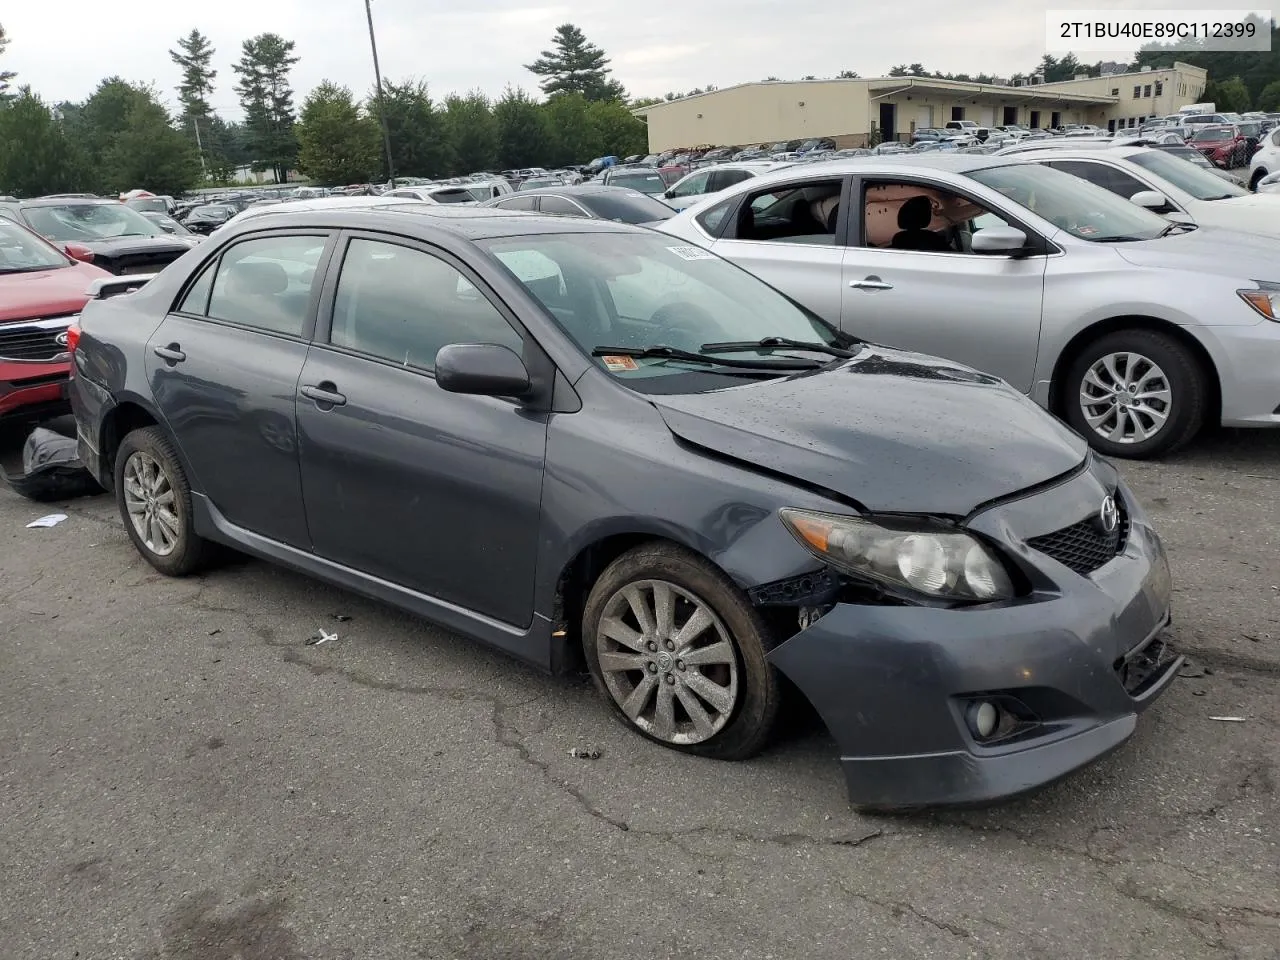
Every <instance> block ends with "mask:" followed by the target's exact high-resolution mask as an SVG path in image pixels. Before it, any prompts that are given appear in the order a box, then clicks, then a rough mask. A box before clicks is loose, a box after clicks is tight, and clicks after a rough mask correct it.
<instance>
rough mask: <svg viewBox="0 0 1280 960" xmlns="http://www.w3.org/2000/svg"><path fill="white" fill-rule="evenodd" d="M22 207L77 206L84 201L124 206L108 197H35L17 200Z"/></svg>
mask: <svg viewBox="0 0 1280 960" xmlns="http://www.w3.org/2000/svg"><path fill="white" fill-rule="evenodd" d="M18 203H20V204H21V205H22V206H24V207H65V206H66V205H67V204H69V203H74V204H76V205H77V206H79V205H81V204H85V203H114V204H116V205H117V206H124V204H123V203H121V202H120V201H119V200H112V199H111V198H110V197H36V198H35V199H33V200H19V201H18Z"/></svg>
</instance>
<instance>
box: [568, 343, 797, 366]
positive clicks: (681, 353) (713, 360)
mask: <svg viewBox="0 0 1280 960" xmlns="http://www.w3.org/2000/svg"><path fill="white" fill-rule="evenodd" d="M591 355H592V356H593V357H634V358H636V359H638V360H639V359H645V358H648V357H657V358H661V359H663V360H687V361H688V362H690V363H705V364H709V365H711V366H716V367H735V368H737V369H740V370H816V369H817V368H818V367H820V366H822V364H821V363H819V362H818V361H817V360H805V359H804V358H802V357H788V358H786V359H781V360H729V359H727V358H725V357H710V356H707V355H705V354H702V353H693V352H692V351H689V350H679V349H677V348H676V347H668V346H665V345H664V344H655V345H653V346H651V347H596V348H595V349H594V350H592V351H591Z"/></svg>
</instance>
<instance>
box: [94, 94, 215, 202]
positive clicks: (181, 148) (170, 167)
mask: <svg viewBox="0 0 1280 960" xmlns="http://www.w3.org/2000/svg"><path fill="white" fill-rule="evenodd" d="M103 161H104V166H103V170H102V175H103V179H104V181H105V183H106V185H107V187H108V188H109V189H110V190H111V191H112V192H123V191H125V190H132V189H134V188H136V187H141V188H143V189H146V190H150V191H152V192H153V193H161V194H170V195H172V196H180V195H181V194H183V193H185V192H186V191H187V190H190V189H191V188H192V187H193V186H195V184H196V183H197V182H199V180H200V157H199V154H197V153H196V150H195V146H194V145H193V144H192V143H191V140H190V139H189V138H188V137H186V136H185V135H184V134H182V133H181V132H180V131H178V130H175V129H174V128H173V126H172V125H171V124H170V122H169V116H168V114H167V113H166V112H165V109H164V107H162V106H160V104H159V103H156V102H155V100H153V99H151V98H150V97H147V98H146V99H140V100H138V101H136V102H135V103H134V104H133V105H132V106H130V108H129V112H128V114H127V115H126V116H125V123H124V126H123V128H122V129H120V130H119V131H118V132H117V134H116V136H115V137H114V139H113V140H112V143H111V147H110V148H109V149H108V150H107V152H106V155H105V156H104V158H103Z"/></svg>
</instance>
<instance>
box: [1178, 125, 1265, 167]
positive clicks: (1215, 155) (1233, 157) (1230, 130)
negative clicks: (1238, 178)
mask: <svg viewBox="0 0 1280 960" xmlns="http://www.w3.org/2000/svg"><path fill="white" fill-rule="evenodd" d="M1187 144H1188V145H1189V146H1190V147H1191V148H1192V149H1194V150H1199V151H1200V152H1201V153H1203V154H1204V155H1205V156H1206V157H1208V158H1209V162H1210V163H1212V164H1214V166H1218V167H1221V168H1222V169H1223V170H1230V169H1232V168H1234V167H1243V166H1244V165H1245V164H1246V163H1248V162H1249V154H1250V150H1249V138H1248V137H1246V136H1245V135H1244V134H1243V133H1242V132H1241V131H1240V128H1239V127H1228V126H1223V125H1221V124H1217V125H1214V126H1211V127H1201V128H1200V129H1198V130H1197V131H1196V132H1195V133H1193V134H1192V135H1191V139H1190V140H1188V141H1187Z"/></svg>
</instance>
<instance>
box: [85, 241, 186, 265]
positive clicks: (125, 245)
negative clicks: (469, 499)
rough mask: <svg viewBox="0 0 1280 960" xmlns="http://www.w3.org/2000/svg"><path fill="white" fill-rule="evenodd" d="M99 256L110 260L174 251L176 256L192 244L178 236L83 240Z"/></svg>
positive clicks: (184, 251) (180, 254)
mask: <svg viewBox="0 0 1280 960" xmlns="http://www.w3.org/2000/svg"><path fill="white" fill-rule="evenodd" d="M81 242H83V243H84V245H85V246H86V247H88V248H89V249H90V250H92V251H93V252H94V253H95V254H96V255H97V256H99V257H104V258H106V259H108V260H114V259H115V258H116V257H129V256H136V255H138V254H151V255H155V254H161V253H172V254H173V256H174V258H175V259H176V258H178V257H180V256H182V254H184V253H186V252H187V251H188V250H190V249H191V246H192V245H191V244H190V243H186V242H185V241H183V240H181V239H178V238H177V237H167V236H166V237H115V238H112V239H110V240H85V241H81Z"/></svg>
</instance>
